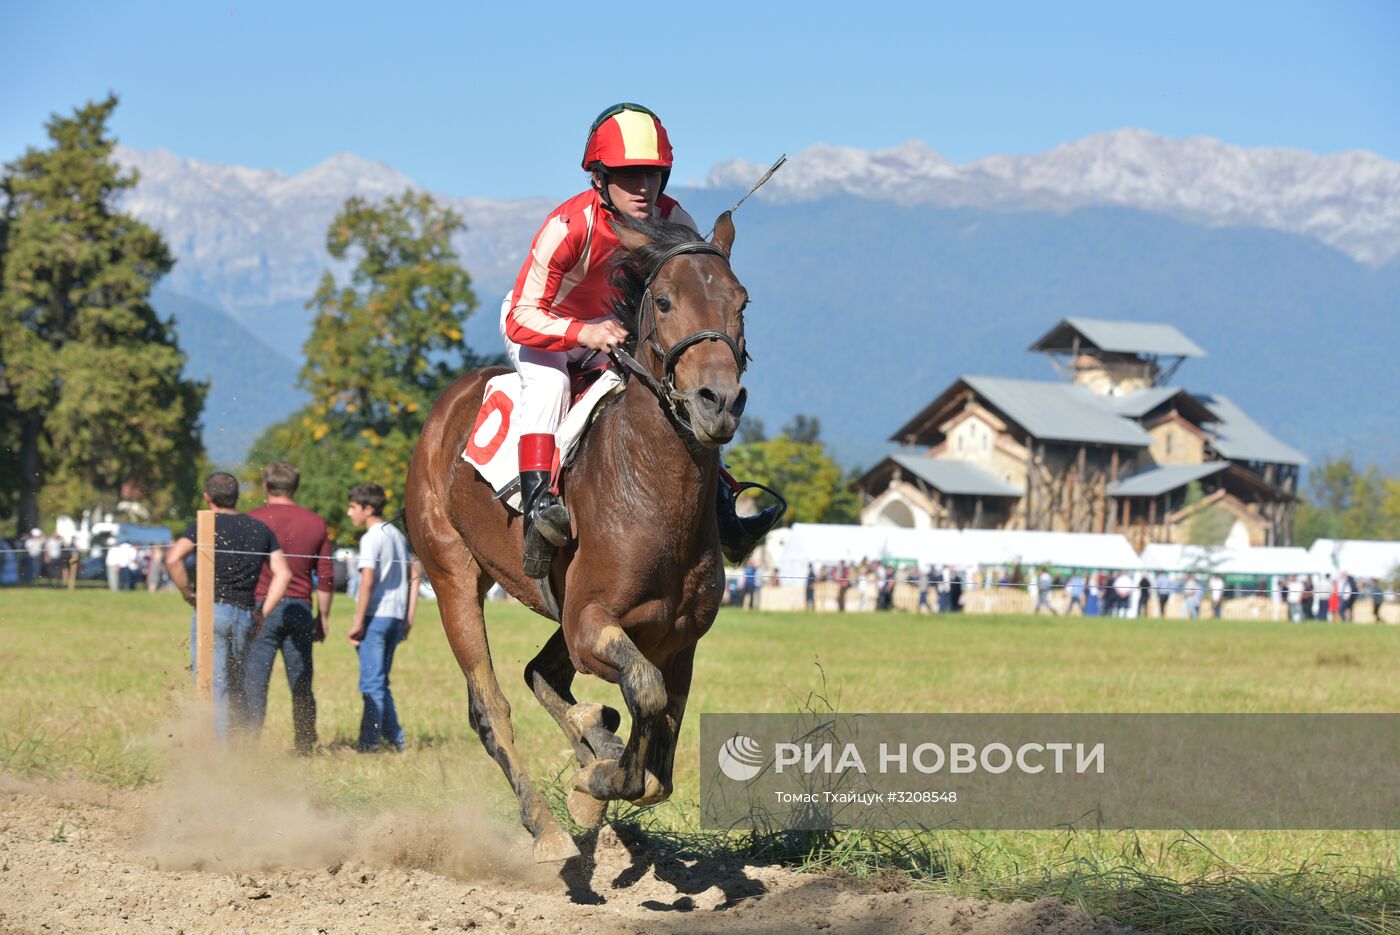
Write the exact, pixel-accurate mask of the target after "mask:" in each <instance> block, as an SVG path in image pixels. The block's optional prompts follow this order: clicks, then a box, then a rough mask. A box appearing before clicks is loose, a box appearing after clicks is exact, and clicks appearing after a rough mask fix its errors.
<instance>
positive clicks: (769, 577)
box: [0, 542, 1400, 601]
mask: <svg viewBox="0 0 1400 935" xmlns="http://www.w3.org/2000/svg"><path fill="white" fill-rule="evenodd" d="M174 544H175V543H174V542H170V543H165V544H159V545H149V544H148V545H131V546H130V548H131V549H134V550H135V551H137V552H154V551H168V550H169V549H171V548H172V547H173V546H174ZM347 550H349V551H353V550H354V547H353V546H340V547H339V548H337V549H335V550H334V551H333V552H332V553H331V554H330V555H320V554H301V553H295V552H283V553H282V556H283V557H284V558H297V559H311V560H314V561H320V560H321V559H326V560H328V561H335V560H336V558H335V552H344V551H347ZM60 551H61V552H63V553H65V554H70V555H71V554H78V553H82V554H84V555H85V557H87V558H98V557H101V556H100V555H94V554H92V552H93V549H92V548H91V547H90V548H87V549H82V548H78V547H75V546H65V547H63V548H62V549H61V550H60ZM193 551H194V553H195V554H199V553H202V552H205V551H208V552H210V553H212V554H215V555H254V556H262V557H264V558H266V557H268V556H271V555H272V553H271V552H256V551H248V550H243V549H220V548H217V547H213V546H209V547H204V546H199V545H196V546H195V548H194V550H193ZM6 554H10V555H21V556H28V557H33V556H29V553H28V552H27V550H25V549H15V548H4V549H0V555H6ZM416 561H417V559H416V558H409V559H406V560H402V561H392V562H390V564H402V565H412V564H414V563H415V562H416ZM1046 564H1049V563H1046ZM878 565H879V563H878V562H872V567H878ZM821 567H822V574H821V575H819V576H818V578H817V581H816V582H815V583H817V584H829V585H836V584H839V581H838V580H837V579H836V578H834V577H832V574H831V573H832V572H834V571H835V570H836V569H837V568H838V567H839V566H837V565H823V566H821ZM846 567H847V569H848V571H849V573H850V576H851V578H850V581H849V582H848V587H851V588H855V587H857V586H858V583H857V578H858V577H859V576H860V574H861V572H860V571H859V568H860V565H859V564H858V563H857V564H854V565H852V564H848V565H847V566H846ZM887 567H888V566H887ZM942 567H950V568H957V569H959V570H965V569H983V568H1005V567H1007V566H1006V565H968V566H961V565H945V566H942ZM1023 567H1035V566H1029V565H1027V566H1023ZM1100 571H1102V573H1104V574H1110V573H1114V572H1119V571H1122V572H1123V573H1125V574H1129V575H1132V576H1137V575H1142V574H1157V573H1161V574H1170V575H1176V576H1182V575H1195V576H1197V577H1201V576H1209V575H1211V574H1214V572H1212V571H1211V570H1210V569H1208V568H1205V569H1200V570H1194V571H1173V570H1170V569H1159V568H1134V569H1117V568H1104V569H1101V570H1100V569H1094V572H1095V573H1098V572H1100ZM864 574H865V575H866V576H872V575H873V573H872V572H869V571H867V572H865V573H864ZM823 575H824V576H823ZM725 577H726V579H729V580H735V579H739V580H741V581H742V580H743V578H744V571H743V569H741V568H740V569H726V570H725ZM891 577H893V578H894V579H895V581H896V583H898V584H901V585H908V586H913V587H921V588H922V587H925V585H924V584H923V582H922V581H921V580H919V577H920V576H913V577H912V578H911V576H910V575H909V574H908V573H907V572H903V573H901V571H900V570H899V569H895V570H894V571H893V572H891ZM983 577H984V576H983V575H978V576H977V577H976V580H975V581H974V580H973V579H971V578H965V579H962V580H961V587H962V588H963V589H964V590H993V589H997V588H1002V589H1006V588H1021V589H1025V590H1027V591H1050V592H1056V591H1069V590H1071V589H1073V590H1078V589H1081V588H1082V589H1084V590H1085V591H1086V592H1087V591H1088V590H1089V589H1091V588H1096V587H1097V588H1101V589H1107V588H1112V587H1114V586H1115V583H1114V582H1113V581H1109V582H1106V583H1105V584H1103V585H1096V584H1094V583H1092V582H1087V581H1086V582H1084V583H1082V584H1077V585H1072V584H1070V583H1069V582H1068V581H1054V582H1052V583H1051V584H1050V585H1049V586H1048V587H1045V586H1042V585H1040V584H1039V583H1038V582H1035V581H1001V580H997V581H991V582H987V581H984V580H982V578H983ZM1231 577H1235V578H1240V577H1245V578H1250V577H1252V578H1255V579H1268V578H1280V579H1284V580H1287V579H1292V578H1304V579H1314V580H1323V581H1333V580H1335V578H1336V575H1335V574H1333V573H1323V572H1290V573H1286V574H1277V573H1271V574H1257V575H1251V574H1244V575H1237V574H1234V573H1231ZM1352 577H1356V576H1352ZM1360 580H1371V579H1370V578H1368V577H1367V576H1364V575H1363V576H1361V579H1360ZM758 582H759V585H760V586H763V585H771V584H772V583H774V582H793V583H802V584H804V585H805V584H806V583H807V576H806V575H780V574H777V573H776V572H774V573H763V572H760V573H759V575H758ZM1138 582H1139V579H1138V578H1137V577H1134V580H1133V582H1132V585H1131V587H1132V589H1133V590H1137V591H1141V590H1144V588H1142V586H1141V585H1140V584H1139V583H1138ZM948 583H949V582H946V581H942V580H939V579H933V580H931V581H930V582H929V583H928V585H927V587H928V588H930V589H935V588H937V587H938V586H939V585H940V584H948ZM1149 589H1150V590H1152V591H1153V592H1154V593H1156V592H1157V591H1158V588H1157V585H1156V582H1155V580H1154V581H1151V582H1150V584H1149ZM1212 590H1213V589H1212V588H1211V587H1210V586H1209V584H1208V583H1207V584H1201V585H1199V586H1198V587H1194V588H1191V587H1187V586H1186V585H1185V584H1184V582H1178V583H1175V584H1174V585H1173V587H1172V588H1171V593H1172V594H1197V593H1200V594H1202V595H1205V594H1208V593H1210V591H1212ZM1331 590H1332V589H1330V588H1329V589H1324V590H1322V591H1321V593H1324V594H1330V593H1331ZM1224 591H1225V593H1226V594H1227V595H1235V596H1238V595H1275V596H1280V598H1281V599H1286V597H1285V596H1286V594H1287V589H1286V588H1250V587H1241V586H1239V585H1229V584H1227V585H1226V586H1225V588H1224ZM1314 593H1317V592H1316V591H1315V592H1314ZM1347 593H1350V594H1355V595H1357V596H1358V598H1365V599H1371V597H1372V596H1373V595H1374V594H1376V593H1377V592H1376V591H1374V590H1371V589H1364V590H1363V589H1360V588H1358V589H1357V590H1355V591H1349V592H1347ZM1379 593H1380V594H1381V595H1382V598H1383V600H1386V601H1390V600H1394V599H1400V590H1390V589H1389V588H1383V589H1382V590H1381V591H1380V592H1379Z"/></svg>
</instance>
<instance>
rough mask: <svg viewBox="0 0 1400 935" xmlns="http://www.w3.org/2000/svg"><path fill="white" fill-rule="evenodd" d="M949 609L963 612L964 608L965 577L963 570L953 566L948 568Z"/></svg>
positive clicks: (953, 611)
mask: <svg viewBox="0 0 1400 935" xmlns="http://www.w3.org/2000/svg"><path fill="white" fill-rule="evenodd" d="M948 574H949V578H948V610H949V611H951V612H952V613H955V614H958V613H962V609H963V579H962V572H960V571H958V569H956V568H952V567H951V566H950V567H949V569H948Z"/></svg>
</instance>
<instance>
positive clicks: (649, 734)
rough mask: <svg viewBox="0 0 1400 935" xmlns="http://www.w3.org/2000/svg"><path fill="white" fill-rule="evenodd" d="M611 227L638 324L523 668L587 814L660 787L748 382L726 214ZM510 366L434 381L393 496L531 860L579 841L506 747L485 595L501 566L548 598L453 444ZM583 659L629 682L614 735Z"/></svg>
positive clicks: (575, 806)
mask: <svg viewBox="0 0 1400 935" xmlns="http://www.w3.org/2000/svg"><path fill="white" fill-rule="evenodd" d="M615 227H616V229H617V233H618V237H619V239H620V240H621V242H622V245H623V250H622V251H620V252H619V254H618V269H617V281H618V283H619V285H620V286H621V295H622V298H621V300H620V301H619V304H618V312H619V315H620V317H621V318H622V321H623V324H624V326H625V327H626V328H627V329H628V332H629V334H630V335H631V336H632V340H635V341H636V358H635V359H633V358H631V357H630V355H627V354H626V353H625V352H620V353H619V354H618V357H619V358H620V359H622V360H624V361H625V362H628V363H629V364H631V365H633V366H634V367H635V370H634V372H633V373H632V375H631V377H630V378H629V380H628V382H627V385H626V389H625V390H624V391H623V392H622V393H620V394H619V395H618V396H616V397H614V398H613V400H612V401H611V402H610V403H609V404H607V405H606V406H605V407H604V408H603V410H602V411H601V413H600V414H599V415H598V417H597V418H596V420H595V421H594V424H593V426H592V427H591V428H590V429H589V432H588V436H587V438H586V439H585V443H584V445H583V449H582V452H581V453H580V454H579V455H578V457H577V458H576V459H575V461H574V463H573V465H572V467H570V469H569V470H568V472H567V474H566V475H565V478H564V484H565V488H564V496H565V499H566V501H567V503H568V506H569V510H570V513H571V516H572V524H573V541H572V542H571V543H570V544H569V545H568V546H566V547H565V548H564V549H561V550H560V553H559V555H558V556H557V557H556V558H555V560H554V563H553V567H552V568H551V572H550V577H551V581H552V584H553V592H554V594H555V595H557V597H558V607H559V609H560V613H559V615H558V623H559V628H558V629H557V630H555V631H554V633H553V635H551V636H550V638H549V639H548V641H547V642H546V643H545V644H544V647H543V648H542V649H541V650H540V652H539V654H538V655H537V656H535V658H534V659H533V660H532V661H531V662H530V663H529V665H527V666H526V667H525V681H526V683H527V684H528V685H529V686H530V688H531V689H532V690H533V691H534V693H535V697H536V698H538V699H539V701H540V703H541V704H542V705H544V707H545V708H546V709H547V710H548V711H549V713H550V714H551V715H552V716H553V717H554V720H555V721H557V722H558V724H559V727H560V728H561V729H562V730H563V731H564V734H565V735H566V736H567V737H568V739H569V742H570V744H571V745H572V746H573V749H574V752H575V753H576V755H577V757H578V760H579V763H580V765H581V767H582V768H581V769H580V770H579V771H578V772H576V773H575V774H574V776H573V779H572V786H573V791H572V792H571V793H570V795H569V811H570V814H571V815H572V816H573V817H574V819H575V820H576V821H578V822H579V824H581V825H583V826H585V827H597V826H598V825H599V824H600V823H601V822H602V819H603V813H604V811H605V810H606V807H607V802H608V801H609V800H611V799H623V800H626V801H629V802H634V803H638V804H649V803H654V802H660V801H664V800H665V799H666V798H667V797H669V796H670V794H671V776H672V767H673V764H674V760H675V752H676V740H677V737H678V735H679V733H680V727H681V717H682V715H683V714H684V713H685V702H686V696H687V694H688V693H689V691H690V677H691V666H692V663H693V660H694V657H695V644H696V641H698V640H699V639H700V637H702V636H704V635H705V632H706V631H707V630H709V628H710V626H711V624H713V623H714V619H715V613H716V612H717V610H718V609H719V605H720V601H721V597H722V595H723V591H724V568H723V563H722V562H721V560H720V555H719V547H718V532H717V527H716V519H715V506H716V505H715V498H716V489H717V484H718V471H719V467H720V461H719V449H720V446H722V445H724V444H725V443H726V442H728V441H729V440H730V439H732V438H733V437H734V434H735V432H736V431H737V430H738V426H739V419H740V416H741V415H742V413H743V409H744V402H745V398H746V391H745V390H744V388H743V387H742V386H741V385H740V384H739V379H740V377H741V376H742V374H743V370H744V361H745V359H746V355H745V352H744V318H743V310H744V306H745V304H746V303H747V301H748V295H747V293H746V292H745V290H744V287H743V286H742V285H741V284H740V283H739V280H738V279H736V278H735V276H734V273H733V272H732V270H731V269H730V267H729V259H728V258H729V252H730V249H731V247H732V245H733V242H734V225H733V222H732V221H731V219H730V217H729V214H728V213H727V212H726V213H725V214H723V215H721V216H720V218H719V220H718V221H716V223H715V234H714V238H713V240H712V241H711V242H709V243H706V242H705V241H700V240H697V239H696V237H695V233H694V232H693V231H691V230H690V229H689V228H685V227H680V226H677V225H673V224H668V223H666V222H662V221H633V222H628V223H626V224H625V225H624V224H617V225H615ZM629 343H630V342H629ZM502 372H504V371H502V370H500V369H486V370H479V371H475V372H473V373H470V374H467V375H466V376H464V377H462V378H461V379H459V380H457V381H456V382H455V383H453V384H452V386H450V387H448V389H447V390H446V391H445V392H444V393H443V394H442V396H441V397H439V399H438V400H437V402H436V404H435V405H434V406H433V409H432V411H431V412H430V413H429V414H428V419H427V422H426V424H425V425H424V426H423V433H422V436H421V437H420V438H419V440H418V445H417V448H416V449H415V451H414V454H413V462H412V464H411V465H410V467H409V475H408V488H407V492H406V494H405V512H406V517H407V520H408V534H409V538H410V540H411V541H412V543H413V546H414V550H415V551H416V553H417V554H418V556H419V557H420V558H421V559H422V561H423V565H424V567H425V568H426V570H427V574H428V578H429V580H430V581H431V582H432V585H433V588H434V589H435V590H436V592H437V598H438V611H439V613H440V614H441V615H442V624H443V627H444V628H445V629H446V631H447V638H448V642H449V643H450V644H451V646H452V651H453V653H454V654H455V655H456V657H457V662H458V664H459V665H461V667H462V672H463V674H464V675H465V676H466V679H467V688H468V694H469V718H470V722H471V724H472V726H473V727H474V728H475V730H476V732H477V733H478V734H479V735H480V737H481V742H482V743H483V744H484V745H485V747H486V751H487V752H488V753H489V754H490V755H491V757H492V758H493V759H495V760H496V762H497V763H498V764H500V767H501V769H502V771H504V772H505V775H506V779H507V780H508V781H509V782H510V785H511V788H512V789H514V790H515V795H516V798H517V799H519V801H520V816H521V821H522V822H523V823H524V825H525V827H526V828H527V829H529V831H530V833H531V835H533V836H534V841H535V859H536V860H539V861H551V860H564V859H567V858H569V857H573V856H575V855H577V854H578V849H577V848H576V847H575V846H574V842H573V839H572V838H571V837H570V836H569V835H568V833H567V832H566V831H565V830H564V828H563V827H562V826H561V825H560V824H559V822H558V821H557V820H556V819H555V818H554V816H553V815H552V814H551V813H550V811H549V809H548V807H547V806H546V804H545V802H544V800H543V798H542V797H541V796H540V794H539V792H538V791H537V790H536V789H535V786H534V784H533V782H532V781H531V779H530V776H529V774H528V773H527V772H526V770H525V764H524V761H523V760H522V759H521V757H520V754H519V752H518V751H517V750H516V746H515V736H514V731H513V729H512V727H511V722H510V705H509V703H508V702H507V701H506V698H505V695H504V694H502V693H501V688H500V685H499V683H498V682H497V680H496V673H495V671H494V669H493V667H492V664H491V652H490V648H489V646H488V644H487V638H486V621H485V617H484V615H483V610H482V601H483V599H484V597H485V595H486V592H487V590H488V589H489V588H490V587H491V582H492V581H496V582H499V583H500V584H501V586H502V587H504V588H505V589H506V590H507V591H508V592H510V594H511V595H513V596H514V597H515V598H516V599H518V600H519V601H521V602H522V603H523V604H525V605H526V606H528V607H530V608H531V609H533V610H535V611H536V612H537V613H540V614H542V615H544V616H547V617H551V618H553V616H554V615H553V613H552V612H551V611H552V608H551V606H550V601H548V600H546V599H545V598H544V597H542V595H541V589H540V588H539V587H538V586H537V584H536V582H535V581H533V580H532V579H530V578H527V577H526V576H525V574H524V571H523V568H522V552H523V542H522V537H521V517H520V516H519V515H516V514H514V513H512V512H511V511H509V510H508V509H507V508H506V507H505V506H504V505H503V504H502V503H501V502H499V501H498V500H496V499H495V498H494V495H493V492H492V489H491V487H490V485H488V484H487V483H486V482H485V481H483V480H482V479H481V478H480V477H479V476H478V475H477V473H476V471H475V470H474V469H472V467H471V466H470V465H469V464H467V463H465V462H464V461H462V460H461V457H460V455H461V452H462V449H463V447H464V445H465V444H466V440H467V436H468V434H469V433H470V431H471V428H472V426H473V424H474V422H475V419H476V413H477V409H478V407H479V406H480V404H481V400H482V390H483V387H485V385H486V381H487V380H489V379H491V378H492V377H494V376H496V375H497V374H498V373H502ZM575 671H578V672H583V673H585V674H588V675H596V676H598V677H600V678H603V679H606V680H607V681H609V682H613V683H615V684H617V685H618V686H619V687H620V688H621V690H622V697H623V700H624V701H625V702H626V705H627V710H628V713H629V714H630V716H631V732H630V735H629V736H628V739H627V743H626V745H625V746H624V745H623V743H622V742H621V740H620V739H619V738H618V736H617V735H616V733H615V731H616V730H617V729H618V727H619V724H620V721H621V718H620V716H619V715H618V713H617V711H615V710H614V709H612V708H609V707H605V706H602V705H585V704H579V703H577V702H576V701H575V699H574V696H573V694H572V692H571V685H572V683H573V678H574V673H575Z"/></svg>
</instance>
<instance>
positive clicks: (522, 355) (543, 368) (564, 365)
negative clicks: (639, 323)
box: [501, 294, 617, 435]
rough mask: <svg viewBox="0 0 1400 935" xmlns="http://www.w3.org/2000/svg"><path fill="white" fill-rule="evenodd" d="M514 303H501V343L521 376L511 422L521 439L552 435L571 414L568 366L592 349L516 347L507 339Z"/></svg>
mask: <svg viewBox="0 0 1400 935" xmlns="http://www.w3.org/2000/svg"><path fill="white" fill-rule="evenodd" d="M513 299H514V297H513V296H512V295H510V294H507V295H506V298H505V301H504V302H502V303H501V340H502V341H504V342H505V345H506V354H507V355H508V356H509V357H510V362H511V363H512V364H514V365H515V372H516V373H518V374H520V403H519V405H518V406H516V408H515V412H514V413H512V415H511V419H512V420H515V421H518V423H519V425H520V434H521V435H531V434H535V433H538V432H543V433H547V434H549V435H553V434H554V433H555V431H556V430H557V429H558V428H559V424H560V423H561V422H563V421H564V417H565V416H566V415H568V414H569V404H570V402H571V401H572V400H571V398H570V397H571V396H572V393H571V388H570V383H569V363H570V362H571V361H579V360H582V359H583V358H584V357H585V356H587V354H588V351H589V349H588V348H586V347H576V348H573V349H571V350H568V351H542V350H540V349H539V348H536V347H526V346H524V345H523V344H516V343H515V342H514V341H512V340H511V339H510V338H508V337H506V316H508V315H509V314H510V309H511V305H512V304H514V302H513ZM608 317H609V318H611V319H612V320H613V321H616V320H617V319H616V318H613V317H612V316H608ZM597 320H598V321H603V320H604V319H602V318H599V319H597Z"/></svg>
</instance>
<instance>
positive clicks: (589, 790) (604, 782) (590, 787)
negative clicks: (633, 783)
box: [569, 760, 618, 800]
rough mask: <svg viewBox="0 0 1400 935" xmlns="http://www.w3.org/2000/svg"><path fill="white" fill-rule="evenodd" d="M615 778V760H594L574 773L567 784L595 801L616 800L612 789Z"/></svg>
mask: <svg viewBox="0 0 1400 935" xmlns="http://www.w3.org/2000/svg"><path fill="white" fill-rule="evenodd" d="M617 777H618V771H617V760H594V761H593V762H592V763H589V764H588V765H587V766H585V767H584V768H583V769H581V770H579V771H578V772H576V773H574V775H573V777H572V778H571V779H570V780H569V784H570V785H571V786H573V787H574V789H576V790H577V791H579V792H583V793H586V794H588V795H590V796H592V797H593V798H595V799H603V800H607V799H614V798H617V795H616V790H615V789H614V787H615V786H616V785H617Z"/></svg>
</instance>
